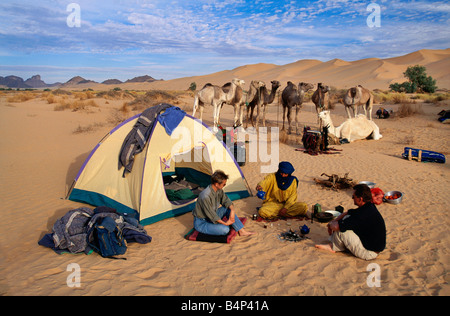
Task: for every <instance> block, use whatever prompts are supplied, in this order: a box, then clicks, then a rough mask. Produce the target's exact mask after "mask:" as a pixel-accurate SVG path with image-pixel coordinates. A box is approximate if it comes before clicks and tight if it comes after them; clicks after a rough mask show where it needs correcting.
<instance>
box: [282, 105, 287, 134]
mask: <svg viewBox="0 0 450 316" xmlns="http://www.w3.org/2000/svg"><path fill="white" fill-rule="evenodd" d="M285 118H286V108H285V107H284V106H283V127H282V128H281V130H282V131H284V120H285Z"/></svg>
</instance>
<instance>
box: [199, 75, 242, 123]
mask: <svg viewBox="0 0 450 316" xmlns="http://www.w3.org/2000/svg"><path fill="white" fill-rule="evenodd" d="M244 83H245V82H244V80H240V79H233V80H232V81H231V83H227V84H225V85H224V86H222V87H219V86H215V85H212V84H210V83H207V84H206V85H205V86H204V87H203V88H202V89H201V90H200V91H199V92H198V93H197V94H196V95H195V99H194V109H193V113H192V116H195V112H196V111H197V109H198V107H200V120H202V119H203V110H204V105H205V104H209V105H212V106H213V107H214V112H213V119H214V129H213V131H214V132H217V131H218V128H217V125H218V124H219V118H220V110H221V108H222V105H223V104H224V103H231V102H232V101H233V100H236V99H237V98H236V92H239V91H240V90H239V89H238V87H241V86H242V85H243V84H244ZM239 99H240V98H239ZM237 110H238V109H237V108H236V105H235V116H236V112H237ZM235 124H236V122H235Z"/></svg>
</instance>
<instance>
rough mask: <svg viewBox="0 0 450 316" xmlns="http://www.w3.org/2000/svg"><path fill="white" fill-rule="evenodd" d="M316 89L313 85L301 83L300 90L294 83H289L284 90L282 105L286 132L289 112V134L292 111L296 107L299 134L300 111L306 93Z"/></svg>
mask: <svg viewBox="0 0 450 316" xmlns="http://www.w3.org/2000/svg"><path fill="white" fill-rule="evenodd" d="M312 89H314V85H313V84H312V83H306V82H300V83H299V84H298V88H297V87H296V86H295V85H294V84H293V83H292V82H290V81H289V82H288V85H287V87H286V88H284V90H283V93H282V94H281V103H282V104H283V128H282V129H281V130H282V131H283V130H284V121H285V117H286V110H287V119H288V130H287V133H288V134H290V133H291V111H292V108H293V107H294V106H295V127H296V132H297V134H299V129H298V112H299V111H300V108H301V105H302V103H303V98H304V96H305V93H306V92H307V91H309V90H312Z"/></svg>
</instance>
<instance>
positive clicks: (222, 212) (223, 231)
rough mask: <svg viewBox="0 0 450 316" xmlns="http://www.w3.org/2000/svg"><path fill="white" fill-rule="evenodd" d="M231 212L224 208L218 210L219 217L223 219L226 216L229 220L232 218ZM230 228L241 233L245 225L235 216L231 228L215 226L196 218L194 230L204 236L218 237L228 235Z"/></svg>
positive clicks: (206, 220) (221, 225)
mask: <svg viewBox="0 0 450 316" xmlns="http://www.w3.org/2000/svg"><path fill="white" fill-rule="evenodd" d="M230 212H231V211H230V209H227V208H225V207H223V206H222V207H220V208H219V209H218V210H217V215H218V216H219V217H220V218H223V217H224V216H226V217H227V218H228V217H229V216H230ZM230 227H233V228H234V230H235V231H240V230H241V229H242V228H244V224H242V222H241V220H240V219H239V218H238V217H237V215H235V216H234V224H232V225H231V226H226V225H223V224H214V223H212V222H211V221H210V220H208V219H204V218H197V217H194V228H195V230H197V231H198V232H200V233H202V234H207V235H218V236H222V235H227V234H228V233H229V232H230Z"/></svg>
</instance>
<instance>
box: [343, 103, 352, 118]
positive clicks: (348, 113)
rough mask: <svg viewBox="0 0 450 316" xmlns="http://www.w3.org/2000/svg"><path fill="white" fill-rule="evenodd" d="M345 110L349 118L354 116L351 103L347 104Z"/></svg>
mask: <svg viewBox="0 0 450 316" xmlns="http://www.w3.org/2000/svg"><path fill="white" fill-rule="evenodd" d="M345 111H346V112H347V116H348V118H349V119H351V118H352V115H351V114H350V105H346V106H345Z"/></svg>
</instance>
